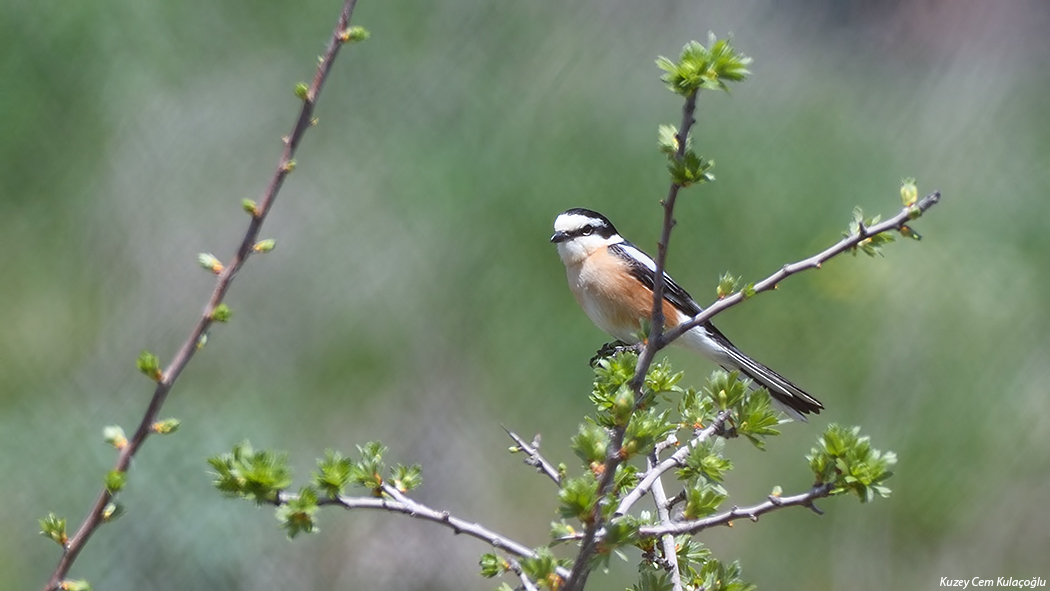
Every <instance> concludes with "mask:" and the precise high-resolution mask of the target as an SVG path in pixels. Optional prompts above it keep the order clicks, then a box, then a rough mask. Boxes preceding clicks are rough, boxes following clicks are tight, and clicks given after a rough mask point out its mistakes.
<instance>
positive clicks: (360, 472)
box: [350, 441, 387, 496]
mask: <svg viewBox="0 0 1050 591" xmlns="http://www.w3.org/2000/svg"><path fill="white" fill-rule="evenodd" d="M357 451H358V453H359V454H360V455H361V461H359V462H356V463H355V464H354V465H353V466H352V467H351V469H350V482H351V483H353V484H354V485H355V486H360V487H363V488H368V489H371V490H372V494H374V495H377V496H378V495H379V494H381V491H382V487H383V474H384V473H385V472H386V464H384V463H383V454H385V453H386V452H387V448H386V446H385V445H383V444H382V443H380V442H378V441H369V442H368V443H366V444H364V445H363V446H362V445H359V446H357Z"/></svg>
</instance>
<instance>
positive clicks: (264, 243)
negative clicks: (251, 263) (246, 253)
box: [252, 238, 277, 254]
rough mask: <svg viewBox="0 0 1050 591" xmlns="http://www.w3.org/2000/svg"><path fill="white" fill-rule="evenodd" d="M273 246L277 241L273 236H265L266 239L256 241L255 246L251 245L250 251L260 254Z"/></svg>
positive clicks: (268, 250)
mask: <svg viewBox="0 0 1050 591" xmlns="http://www.w3.org/2000/svg"><path fill="white" fill-rule="evenodd" d="M275 246H277V241H275V240H274V239H273V238H267V239H266V240H260V241H258V242H256V243H255V246H253V247H252V252H257V253H260V254H261V253H266V252H270V251H271V250H273V249H274V247H275Z"/></svg>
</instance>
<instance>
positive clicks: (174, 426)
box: [150, 419, 180, 435]
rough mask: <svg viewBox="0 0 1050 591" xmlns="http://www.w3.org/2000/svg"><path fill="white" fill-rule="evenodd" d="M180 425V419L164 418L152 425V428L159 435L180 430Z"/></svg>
mask: <svg viewBox="0 0 1050 591" xmlns="http://www.w3.org/2000/svg"><path fill="white" fill-rule="evenodd" d="M179 425H180V423H179V420H178V419H164V420H163V421H157V422H156V423H153V424H152V425H150V429H152V430H153V432H154V433H156V434H158V435H170V434H172V433H174V432H176V431H178V430H179Z"/></svg>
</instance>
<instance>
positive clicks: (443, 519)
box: [274, 484, 569, 577]
mask: <svg viewBox="0 0 1050 591" xmlns="http://www.w3.org/2000/svg"><path fill="white" fill-rule="evenodd" d="M382 488H383V492H384V493H385V494H386V495H387V496H383V497H351V496H346V495H340V496H338V497H326V498H322V499H318V501H317V504H318V505H322V506H324V505H331V506H338V507H342V508H344V509H351V510H352V509H372V510H379V511H387V512H389V513H399V514H401V515H407V516H409V517H412V518H414V519H422V520H423V521H430V522H433V523H437V524H439V525H443V526H445V527H447V528H449V529H451V530H452V532H453V533H455V534H457V535H458V534H465V535H468V536H470V537H472V538H476V539H478V540H481V541H483V542H485V543H487V544H488V545H490V546H492V547H493V548H495V549H497V550H501V551H503V552H506V553H508V554H511V555H513V556H517V557H519V558H536V557H537V556H536V553H535V552H534V551H533V550H532V548H529V547H528V546H526V545H524V544H520V543H518V542H515V541H514V540H512V539H510V538H508V537H506V536H503V535H500V534H498V533H496V532H494V531H492V530H490V529H488V528H487V527H485V526H483V525H481V524H478V523H474V522H470V521H467V520H465V519H461V518H459V517H456V516H454V515H452V514H450V513H449V512H448V511H438V510H437V509H433V508H431V507H429V506H427V505H424V504H423V503H420V502H419V501H416V500H413V499H411V498H409V497H408V496H407V495H405V494H404V493H402V492H401V491H399V490H397V489H396V488H394V487H392V486H390V485H389V484H383V487H382ZM298 498H299V495H296V494H293V493H281V494H280V495H279V496H278V498H277V500H276V501H274V504H275V505H278V506H280V505H285V504H287V503H289V502H291V501H294V500H296V499H298ZM557 572H558V576H561V577H568V576H569V571H568V569H565V568H562V567H559V568H558V570H557Z"/></svg>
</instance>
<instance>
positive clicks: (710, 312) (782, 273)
mask: <svg viewBox="0 0 1050 591" xmlns="http://www.w3.org/2000/svg"><path fill="white" fill-rule="evenodd" d="M940 200H941V193H940V191H934V192H933V193H931V194H929V195H927V196H926V197H923V198H922V199H921V200H920V201H919V202H918V203H916V204H915V205H913V206H911V207H905V208H904V209H902V210H901V212H900V213H898V214H897V215H895V216H893V217H892V218H890V219H888V220H886V221H884V222H880V223H878V224H875V225H874V226H871V227H866V226H864V225H861V226H860V230H859V231H858V232H857V233H856V234H853V235H850V236H847V237H845V238H843V239H842V240H840V241H838V242H837V243H836V244H834V245H833V246H831V247H829V248H827V249H825V250H824V251H822V252H819V253H817V254H815V255H813V256H811V257H809V258H807V259H803V260H801V261H798V262H797V263H791V264H788V265H784V266H783V267H781V268H780V270H779V271H777V272H776V273H773V274H772V275H770V276H769V277H766V278H765V279H763V280H762V281H759V282H758V283H756V284H755V286H754V293H755V294H759V293H762V292H764V291H769V290H771V289H776V287H777V285H779V284H780V282H781V281H783V280H784V279H787V278H788V277H790V276H792V275H795V274H796V273H800V272H802V271H805V270H807V269H819V268H820V266H821V265H823V264H824V263H825V262H826V261H828V260H829V259H831V258H833V257H835V256H838V255H840V254H842V253H844V252H846V251H849V250H852V249H854V248H856V247H857V246H858V245H859V244H860V243H861V242H863V241H864V240H867V239H868V238H871V237H872V236H875V235H877V234H882V233H883V232H890V231H893V230H897V231H899V230H900V229H901V227H902V226H904V225H906V224H907V223H908V222H910V221H911V220H913V219H915V218H917V217H919V216H921V215H922V214H923V213H925V212H926V210H928V209H929V208H931V207H933V206H934V205H936V204H937V203H938V202H940ZM747 297H748V296H745V294H744V293H743V292H737V293H734V294H733V295H731V296H728V297H726V298H724V299H721V300H719V301H717V302H715V303H713V304H711V305H710V306H709V307H708V308H707V309H706V310H704V311H703V312H701V313H700V314H697V315H696V316H694V317H693V318H692V319H691V320H689V321H688V322H683V323H681V324H679V325H678V326H676V327H675V328H673V329H671V330H669V331H667V333H665V334H664V335H663V338H662V339H661V342H660V343H659V348H663V347H666V346H667V345H669V344H671V342H672V341H674V340H675V339H677V338H678V337H680V336H682V335H683V334H685V333H686V332H688V331H689V330H691V329H693V328H695V327H697V326H700V325H701V324H703V323H705V322H707V321H708V320H710V319H711V318H713V317H714V316H716V315H717V314H720V313H722V312H723V311H725V310H726V309H728V308H731V307H733V306H735V305H737V304H739V303H740V302H743V301H744V300H745V299H747ZM650 342H652V341H650Z"/></svg>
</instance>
